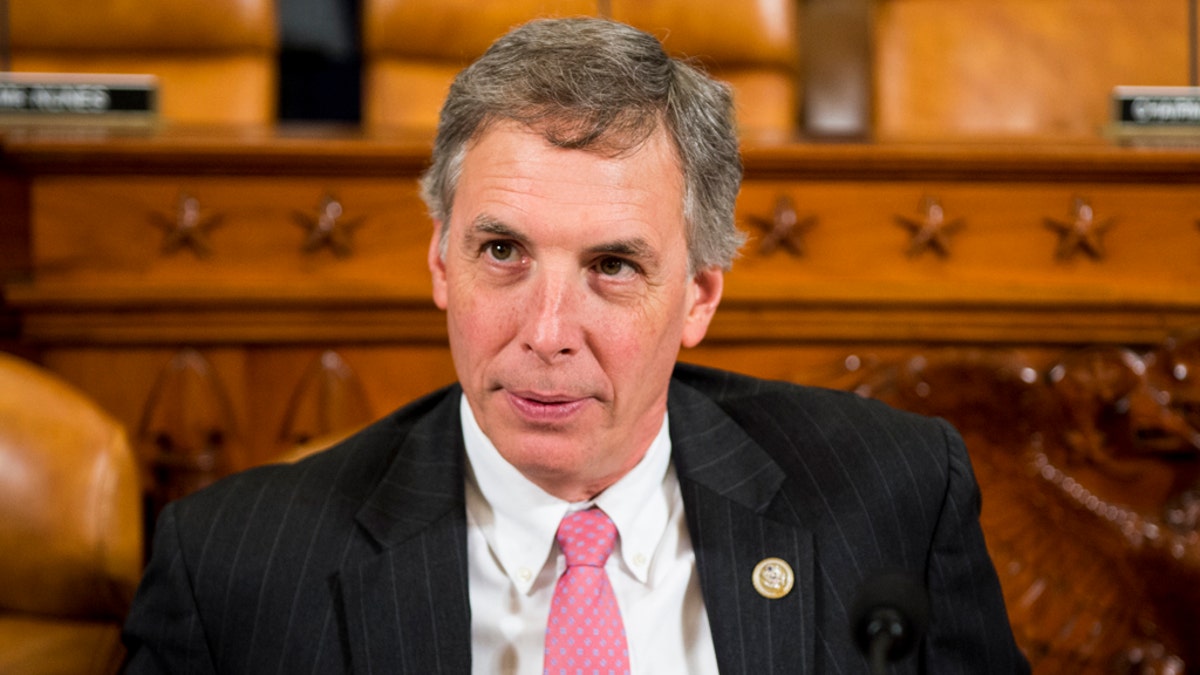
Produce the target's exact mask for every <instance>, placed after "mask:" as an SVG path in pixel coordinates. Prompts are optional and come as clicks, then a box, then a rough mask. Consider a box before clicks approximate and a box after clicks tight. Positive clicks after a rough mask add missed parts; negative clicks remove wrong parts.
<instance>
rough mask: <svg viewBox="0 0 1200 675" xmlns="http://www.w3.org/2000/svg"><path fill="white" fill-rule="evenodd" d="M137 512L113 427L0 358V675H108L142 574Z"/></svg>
mask: <svg viewBox="0 0 1200 675" xmlns="http://www.w3.org/2000/svg"><path fill="white" fill-rule="evenodd" d="M142 513H143V510H142V496H141V487H140V485H139V480H138V474H137V470H136V466H135V460H134V455H133V452H132V450H131V449H130V447H129V445H128V443H127V441H126V436H125V432H124V430H123V428H122V427H121V426H120V424H118V423H117V422H116V421H115V420H113V419H112V418H111V417H110V416H109V415H108V414H106V413H105V412H104V411H102V410H101V409H100V408H99V407H98V406H97V405H96V404H95V403H94V402H93V401H91V400H90V399H89V398H87V397H86V396H84V395H83V394H82V393H80V392H79V391H78V390H76V389H75V388H74V387H73V386H71V385H70V384H68V383H66V382H64V381H63V380H61V379H59V378H58V377H57V376H55V375H53V374H52V373H50V372H49V371H46V370H44V369H42V368H40V367H38V366H35V365H33V364H30V363H28V362H26V361H23V360H22V359H19V358H17V357H14V356H12V355H9V354H3V353H0V672H22V673H42V672H108V671H109V670H111V669H112V667H113V663H114V662H115V661H116V660H117V657H119V654H120V645H119V632H120V624H121V622H122V620H123V618H124V616H125V612H126V611H127V610H128V607H129V603H130V601H131V600H132V598H133V593H134V591H135V589H136V587H137V583H138V581H139V578H140V576H141V571H142V561H143V555H144V553H143V544H142V542H143V527H144V523H143V520H142ZM47 664H54V667H53V668H51V667H49V666H48V665H47Z"/></svg>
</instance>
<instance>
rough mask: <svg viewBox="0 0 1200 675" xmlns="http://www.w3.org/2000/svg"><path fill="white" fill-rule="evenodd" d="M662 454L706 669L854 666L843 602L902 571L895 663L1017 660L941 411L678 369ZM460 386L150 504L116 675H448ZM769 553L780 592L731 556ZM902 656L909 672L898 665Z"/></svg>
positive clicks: (462, 611)
mask: <svg viewBox="0 0 1200 675" xmlns="http://www.w3.org/2000/svg"><path fill="white" fill-rule="evenodd" d="M671 387H672V388H671V392H670V397H669V401H670V403H669V405H670V420H671V437H672V443H673V448H674V449H673V461H674V462H675V466H676V470H677V473H678V475H679V478H680V483H681V486H682V489H683V496H684V504H685V509H686V513H687V520H688V526H689V530H690V532H691V536H692V543H693V546H694V547H695V549H696V557H697V565H698V567H699V570H700V577H701V586H702V589H703V593H704V598H705V603H706V606H707V609H708V614H709V621H710V624H711V626H712V631H713V641H714V645H715V646H716V651H717V659H718V662H719V665H720V668H721V672H722V673H746V674H754V675H758V674H760V673H821V674H824V673H861V672H864V670H865V662H864V660H863V659H862V658H861V657H860V656H859V655H858V654H857V652H856V651H855V649H854V646H853V644H852V640H851V638H850V636H849V634H848V629H847V626H848V622H849V618H848V616H847V612H848V607H849V605H850V601H851V598H852V597H853V595H854V592H855V590H856V589H857V587H858V585H859V584H860V583H861V581H862V580H863V578H864V577H865V576H866V575H868V574H870V573H871V572H872V571H874V570H877V569H880V568H883V567H904V568H907V569H909V570H913V571H914V572H917V573H919V574H922V575H923V576H924V578H925V580H926V582H927V584H928V585H929V586H930V589H931V591H932V595H933V598H934V607H933V610H934V618H933V622H932V626H931V632H930V637H929V639H928V640H927V641H926V644H925V647H924V649H923V651H922V653H921V654H920V658H919V662H918V660H913V661H912V662H911V663H910V664H907V665H906V666H905V668H906V669H898V670H897V671H896V672H928V673H936V674H938V675H941V674H942V673H960V672H961V673H968V672H969V673H973V674H974V673H1019V672H1027V666H1024V664H1023V662H1022V660H1021V659H1020V657H1019V655H1018V654H1017V652H1016V648H1015V646H1014V645H1013V643H1012V640H1011V631H1010V630H1009V628H1008V625H1007V622H1006V618H1005V615H1004V608H1003V605H1002V601H1001V599H1000V594H999V587H998V584H997V583H996V577H995V573H994V571H993V570H992V567H991V563H990V561H988V559H987V557H986V552H985V549H984V547H983V540H982V534H981V532H980V530H979V527H978V523H977V520H976V517H977V513H978V493H977V490H976V487H975V483H974V479H973V477H972V474H971V470H970V465H969V462H968V460H967V457H966V452H965V449H964V448H963V447H962V444H961V441H959V440H958V436H957V434H954V433H953V431H952V430H950V429H949V428H948V427H946V426H945V425H944V424H942V423H938V422H933V421H930V420H927V419H924V418H919V417H916V416H913V415H908V414H904V413H898V412H896V411H893V410H891V409H888V408H885V407H883V406H881V405H879V404H877V403H873V402H869V401H864V400H862V399H860V398H858V397H856V396H853V395H849V394H841V393H838V392H826V391H821V390H815V389H807V388H801V387H795V386H792V385H784V384H778V383H766V382H762V381H759V380H754V379H751V378H745V377H741V376H735V375H731V374H728V373H720V372H717V371H710V370H705V369H700V368H695V367H690V366H680V367H679V368H678V369H677V371H676V379H675V381H674V382H673V383H672V385H671ZM459 395H460V390H459V389H458V388H457V387H452V388H449V389H447V390H443V391H441V392H437V393H435V394H432V395H430V396H429V397H426V398H425V399H422V400H421V401H418V402H416V403H414V404H412V405H410V406H408V407H406V408H405V409H403V410H401V411H398V412H397V413H395V414H393V415H392V416H390V417H388V418H385V419H384V420H381V421H380V422H378V423H376V424H375V425H373V426H371V427H370V428H368V429H366V430H364V431H363V432H361V433H359V434H357V435H355V436H353V437H351V438H350V439H348V440H347V441H345V442H344V443H342V444H340V445H339V446H337V447H335V448H333V449H331V450H329V451H327V452H325V453H321V454H319V455H316V456H314V457H311V458H309V459H307V460H305V461H303V462H300V463H297V464H294V465H288V466H273V467H262V468H258V469H254V470H251V471H248V472H244V473H242V474H239V475H237V476H234V477H231V478H229V479H227V480H225V481H222V482H221V483H219V484H218V485H217V486H214V488H211V489H208V490H204V491H202V492H200V493H197V494H196V495H193V496H192V497H189V498H187V499H184V500H181V501H179V502H177V503H175V504H173V505H171V506H169V507H168V508H167V509H166V510H165V511H164V512H163V513H162V515H161V517H160V521H159V524H158V532H157V534H156V536H155V539H154V546H155V551H154V555H153V558H152V560H151V563H150V565H149V567H148V568H147V572H146V576H145V579H144V581H143V584H142V587H141V589H140V590H139V593H138V597H137V599H136V601H135V604H134V608H133V610H132V611H131V613H130V616H129V618H128V620H127V623H126V640H127V643H128V644H129V646H130V649H131V653H132V658H131V661H130V664H129V668H128V672H130V673H171V674H172V675H174V674H180V673H182V674H187V673H255V674H259V673H289V674H290V673H322V674H324V673H344V672H346V673H348V672H353V673H420V674H422V675H425V674H427V673H469V672H470V610H469V606H470V605H469V600H468V595H467V572H466V569H467V567H466V534H465V532H466V529H465V527H466V525H465V513H464V508H463V494H462V493H463V481H462V471H463V466H462V457H463V445H462V437H461V432H460V429H459V422H458V401H459ZM772 556H773V557H779V558H783V559H784V560H786V561H788V563H789V564H790V565H791V566H792V568H793V570H794V571H795V574H796V584H795V588H794V589H793V591H792V592H791V593H790V594H789V595H788V596H786V597H784V598H782V599H779V600H767V599H765V598H763V597H761V596H759V595H758V594H757V593H756V592H755V591H754V589H753V586H752V584H751V571H752V570H753V568H754V566H755V565H756V564H757V563H758V561H759V560H761V559H763V558H765V557H772ZM918 666H920V668H918Z"/></svg>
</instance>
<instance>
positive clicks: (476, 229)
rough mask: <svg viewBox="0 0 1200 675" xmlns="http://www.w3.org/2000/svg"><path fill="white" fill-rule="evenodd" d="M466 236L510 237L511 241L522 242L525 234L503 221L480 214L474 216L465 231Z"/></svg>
mask: <svg viewBox="0 0 1200 675" xmlns="http://www.w3.org/2000/svg"><path fill="white" fill-rule="evenodd" d="M467 236H468V237H472V238H474V237H481V236H491V237H500V238H502V239H512V240H513V241H518V242H524V241H525V236H524V235H522V234H521V233H520V232H518V231H517V230H515V229H513V228H512V227H511V226H509V225H507V224H505V223H504V222H503V221H501V220H498V219H496V218H493V217H492V216H489V215H481V216H478V217H477V218H475V221H474V222H473V223H471V229H470V230H469V231H468V233H467Z"/></svg>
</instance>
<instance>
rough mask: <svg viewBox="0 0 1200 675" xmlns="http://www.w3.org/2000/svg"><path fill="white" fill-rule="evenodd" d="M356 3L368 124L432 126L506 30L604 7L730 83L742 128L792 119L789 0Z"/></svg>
mask: <svg viewBox="0 0 1200 675" xmlns="http://www.w3.org/2000/svg"><path fill="white" fill-rule="evenodd" d="M363 2H364V5H363V15H364V21H363V30H364V39H363V51H364V60H365V69H364V77H363V89H364V101H363V120H364V122H365V124H366V125H368V126H371V127H376V128H378V127H406V128H416V129H433V128H436V126H437V116H438V111H439V109H440V108H441V104H442V100H443V99H444V98H445V96H446V92H447V91H448V90H449V87H450V82H451V80H453V79H454V75H455V74H456V73H457V72H458V71H459V70H461V69H462V68H463V67H464V66H465V65H467V64H468V63H470V62H471V61H472V60H474V59H475V58H477V57H478V56H479V55H481V54H482V53H483V52H484V51H485V50H486V49H487V47H488V45H490V44H491V43H492V42H493V41H494V40H495V39H496V38H498V37H500V36H501V35H503V34H504V33H505V32H507V31H508V30H509V29H510V28H512V27H514V26H517V25H519V24H521V23H524V22H526V21H529V20H531V19H535V18H542V17H564V16H597V15H600V14H601V11H602V10H603V11H604V13H605V14H606V15H607V16H610V17H611V18H613V19H616V20H618V21H623V22H625V23H629V24H631V25H633V26H636V27H638V28H641V29H642V30H645V31H647V32H649V33H652V34H654V35H655V36H657V37H658V38H659V39H660V40H662V41H663V43H664V45H665V46H666V48H667V50H668V51H669V52H671V54H672V55H674V56H677V57H689V58H694V59H695V60H697V61H698V62H699V63H701V64H702V65H703V66H705V69H706V70H708V71H709V72H710V73H711V74H713V75H714V76H716V77H719V78H721V79H725V80H727V81H728V82H730V83H731V84H732V85H733V86H734V90H735V93H736V96H737V99H736V101H737V106H738V120H739V123H740V124H741V126H742V127H743V129H745V130H747V131H751V132H782V133H788V132H790V131H791V130H793V129H794V128H795V127H796V124H797V112H796V111H797V108H798V101H797V97H798V95H797V91H798V87H797V84H796V77H797V60H798V58H799V57H798V51H799V48H798V38H797V26H796V10H795V3H794V2H793V1H791V0H752V1H747V2H736V3H734V2H720V1H719V0H690V1H686V2H685V1H683V0H669V1H663V0H611V1H610V2H597V1H596V0H514V1H513V2H504V3H478V2H475V1H474V0H363ZM600 5H603V7H601V6H600Z"/></svg>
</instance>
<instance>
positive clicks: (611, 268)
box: [596, 258, 629, 277]
mask: <svg viewBox="0 0 1200 675" xmlns="http://www.w3.org/2000/svg"><path fill="white" fill-rule="evenodd" d="M628 267H629V265H627V264H626V263H625V261H624V260H621V259H620V258H605V259H603V260H601V261H600V263H599V264H597V265H596V269H597V271H599V272H600V273H601V274H603V275H605V276H610V277H615V276H617V275H618V274H621V273H622V272H624V271H625V270H626V269H627V268H628Z"/></svg>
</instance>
